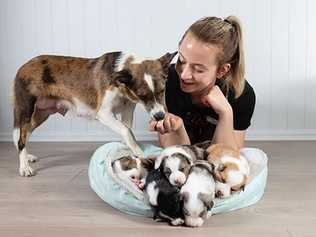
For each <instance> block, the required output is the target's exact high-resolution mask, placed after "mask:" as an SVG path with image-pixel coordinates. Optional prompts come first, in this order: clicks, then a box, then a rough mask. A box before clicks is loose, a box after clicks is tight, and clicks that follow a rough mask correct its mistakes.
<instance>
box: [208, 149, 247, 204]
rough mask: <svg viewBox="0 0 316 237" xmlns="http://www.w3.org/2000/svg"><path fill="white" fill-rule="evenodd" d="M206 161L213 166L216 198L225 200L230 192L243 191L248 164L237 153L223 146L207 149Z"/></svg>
mask: <svg viewBox="0 0 316 237" xmlns="http://www.w3.org/2000/svg"><path fill="white" fill-rule="evenodd" d="M207 153H208V156H207V160H208V162H210V163H211V164H213V165H214V167H215V168H214V177H215V179H216V197H218V198H227V197H229V196H230V195H231V193H232V192H238V191H241V190H244V188H245V185H246V183H247V179H248V177H249V172H250V170H249V164H248V161H247V160H246V158H245V157H243V156H242V155H241V154H240V152H239V151H237V150H234V149H233V148H231V147H229V146H226V145H224V144H214V145H211V146H210V147H209V148H208V149H207Z"/></svg>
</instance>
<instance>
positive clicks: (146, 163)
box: [140, 156, 157, 170]
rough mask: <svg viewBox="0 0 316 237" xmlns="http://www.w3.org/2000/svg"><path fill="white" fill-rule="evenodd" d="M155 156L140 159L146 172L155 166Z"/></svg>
mask: <svg viewBox="0 0 316 237" xmlns="http://www.w3.org/2000/svg"><path fill="white" fill-rule="evenodd" d="M156 159H157V157H156V156H150V157H147V158H140V161H141V163H142V166H143V167H144V168H145V169H147V170H152V169H153V168H154V166H155V161H156Z"/></svg>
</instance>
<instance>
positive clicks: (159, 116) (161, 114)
mask: <svg viewBox="0 0 316 237" xmlns="http://www.w3.org/2000/svg"><path fill="white" fill-rule="evenodd" d="M154 118H155V120H156V121H160V120H163V119H164V118H165V113H164V112H162V111H160V112H158V113H155V114H154Z"/></svg>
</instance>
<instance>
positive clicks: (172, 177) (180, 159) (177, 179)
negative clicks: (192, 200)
mask: <svg viewBox="0 0 316 237" xmlns="http://www.w3.org/2000/svg"><path fill="white" fill-rule="evenodd" d="M188 156H189V154H187V153H185V152H183V150H182V149H179V148H177V147H169V148H166V149H165V150H164V151H163V152H162V153H161V154H160V155H159V156H158V157H157V159H156V161H155V169H160V170H161V171H162V172H163V173H164V175H165V176H166V177H167V179H168V180H169V182H170V183H171V184H172V185H173V186H177V187H181V186H182V185H183V184H184V183H185V181H186V180H187V177H188V174H189V170H190V167H191V165H192V161H191V159H190V158H189V157H188Z"/></svg>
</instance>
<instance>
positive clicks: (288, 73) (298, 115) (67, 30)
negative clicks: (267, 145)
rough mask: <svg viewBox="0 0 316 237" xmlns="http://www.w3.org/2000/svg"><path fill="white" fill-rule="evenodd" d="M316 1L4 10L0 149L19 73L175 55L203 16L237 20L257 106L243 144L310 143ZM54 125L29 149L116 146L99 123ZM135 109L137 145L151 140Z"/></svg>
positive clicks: (16, 6) (314, 115) (75, 2)
mask: <svg viewBox="0 0 316 237" xmlns="http://www.w3.org/2000/svg"><path fill="white" fill-rule="evenodd" d="M315 12H316V1H313V0H290V1H287V0H275V1H272V0H265V1H262V0H244V1H243V0H225V1H223V0H216V1H215V0H213V1H212V0H205V1H202V0H187V1H184V0H178V1H172V0H159V1H149V0H147V1H146V0H139V1H137V0H134V1H128V0H125V1H123V0H119V1H118V0H106V1H105V0H104V1H103V0H1V1H0V81H1V84H0V141H8V140H11V131H12V108H11V87H12V81H13V79H14V76H15V73H16V71H17V69H18V68H19V67H20V66H21V65H22V64H23V63H24V62H25V61H27V60H28V59H30V58H32V57H34V56H36V55H39V54H64V55H71V56H81V57H97V56H100V55H102V54H103V53H105V52H107V51H114V50H127V51H132V52H135V53H137V54H138V55H142V56H150V57H158V56H160V55H162V54H164V53H165V52H167V51H174V50H176V49H177V44H178V41H179V39H180V38H181V36H182V34H183V33H184V31H185V29H186V28H187V27H188V26H189V25H190V24H191V23H192V22H193V21H195V20H197V19H199V18H201V17H203V16H211V15H214V16H219V17H225V16H227V15H230V14H234V15H236V16H238V17H239V18H240V19H241V21H242V23H243V27H244V36H245V48H246V63H247V64H246V67H247V79H248V81H249V82H250V83H251V84H252V86H253V87H254V89H255V91H256V95H257V105H256V110H255V114H254V117H253V120H252V126H251V128H250V130H249V132H248V136H247V139H249V140H250V139H252V140H253V139H257V140H260V139H271V140H277V139H316V67H315V66H316V65H315V62H316V27H315V23H316V15H315ZM66 117H67V118H66V119H63V118H61V117H60V116H58V115H55V116H51V117H50V119H49V120H48V122H46V123H44V124H43V126H42V127H40V128H39V129H38V130H36V131H35V132H34V134H33V136H32V138H31V140H45V141H47V140H51V141H52V140H55V141H56V140H58V141H59V140H63V141H65V140H68V141H92V140H94V141H95V140H100V141H102V140H113V139H118V136H117V135H116V134H113V133H112V132H110V130H108V129H106V128H104V127H103V126H102V125H101V124H99V123H98V122H96V121H89V122H88V121H87V120H84V119H80V118H76V117H72V116H66ZM147 123H148V117H147V115H146V114H145V112H144V110H143V109H142V108H139V107H138V108H137V110H136V115H135V122H134V130H135V133H136V136H137V138H138V139H139V140H150V139H155V138H156V134H154V133H150V132H148V131H147Z"/></svg>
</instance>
